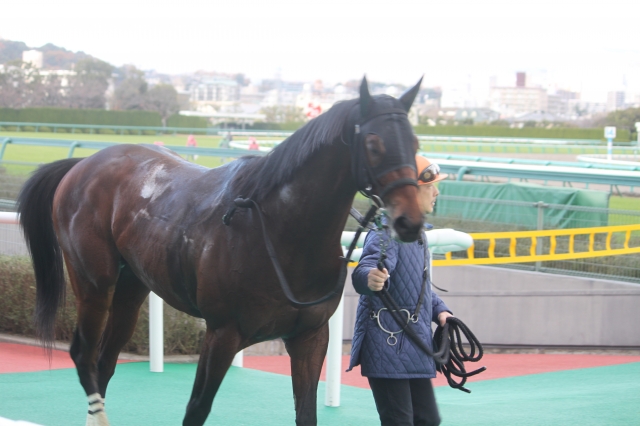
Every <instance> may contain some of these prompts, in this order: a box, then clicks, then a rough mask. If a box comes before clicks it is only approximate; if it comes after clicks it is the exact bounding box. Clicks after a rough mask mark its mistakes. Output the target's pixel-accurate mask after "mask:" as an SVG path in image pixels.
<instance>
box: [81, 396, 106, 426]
mask: <svg viewBox="0 0 640 426" xmlns="http://www.w3.org/2000/svg"><path fill="white" fill-rule="evenodd" d="M87 399H88V400H89V413H88V414H87V425H86V426H109V420H107V414H106V413H105V411H104V399H102V397H101V396H100V394H99V393H93V394H91V395H89V396H87Z"/></svg>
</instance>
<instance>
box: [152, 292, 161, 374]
mask: <svg viewBox="0 0 640 426" xmlns="http://www.w3.org/2000/svg"><path fill="white" fill-rule="evenodd" d="M162 304H163V301H162V299H161V298H160V297H159V296H158V295H156V294H155V293H153V292H151V293H149V369H150V370H151V372H152V373H162V372H163V371H164V324H163V314H162V311H163V305H162Z"/></svg>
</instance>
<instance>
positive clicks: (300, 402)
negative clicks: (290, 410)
mask: <svg viewBox="0 0 640 426" xmlns="http://www.w3.org/2000/svg"><path fill="white" fill-rule="evenodd" d="M284 342H285V346H286V348H287V352H288V353H289V356H290V357H291V380H292V382H293V398H294V403H295V407H296V425H297V426H315V425H316V424H317V423H318V418H317V413H316V399H317V394H318V381H319V380H320V372H321V371H322V363H323V362H324V357H325V355H326V354H327V345H328V344H329V324H328V323H325V324H324V325H323V326H321V327H320V328H316V329H313V330H309V331H306V332H304V333H302V334H300V335H298V336H295V337H293V338H289V339H285V340H284Z"/></svg>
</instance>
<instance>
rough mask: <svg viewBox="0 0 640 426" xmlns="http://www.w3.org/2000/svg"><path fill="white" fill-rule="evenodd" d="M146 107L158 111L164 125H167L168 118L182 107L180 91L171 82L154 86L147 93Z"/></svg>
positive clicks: (148, 109)
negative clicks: (179, 97)
mask: <svg viewBox="0 0 640 426" xmlns="http://www.w3.org/2000/svg"><path fill="white" fill-rule="evenodd" d="M144 109H145V110H147V111H156V112H158V113H159V114H160V118H161V119H162V126H163V127H167V119H168V118H169V117H171V116H172V115H173V114H175V113H176V112H178V111H179V109H180V105H179V103H178V92H177V91H176V89H175V88H174V87H173V86H172V85H170V84H158V85H156V86H153V87H152V88H151V89H150V90H149V91H148V92H147V93H146V95H145V100H144Z"/></svg>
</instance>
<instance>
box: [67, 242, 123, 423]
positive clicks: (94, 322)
mask: <svg viewBox="0 0 640 426" xmlns="http://www.w3.org/2000/svg"><path fill="white" fill-rule="evenodd" d="M93 253H94V255H93V256H91V257H90V258H91V259H96V260H94V262H89V263H83V262H81V261H80V259H72V260H71V261H69V259H68V258H67V259H66V260H67V270H68V272H69V279H70V280H71V286H72V287H73V290H74V293H75V295H76V308H77V311H78V317H77V324H76V329H75V332H74V335H73V340H72V342H71V348H70V349H69V354H70V355H71V359H73V362H74V363H75V364H76V370H77V372H78V378H79V379H80V384H81V385H82V387H83V389H84V391H85V393H86V395H87V398H88V401H89V412H88V414H87V423H86V424H87V426H108V425H109V421H108V420H107V416H106V414H105V411H104V400H103V398H104V395H102V394H101V393H100V388H99V385H98V369H97V354H98V344H99V342H100V338H101V336H102V332H103V330H104V327H105V322H106V319H107V317H108V314H109V309H110V307H111V301H112V299H113V294H114V291H115V284H116V281H117V279H118V263H117V261H116V260H115V259H114V256H112V257H110V256H109V253H108V252H106V253H105V252H101V253H95V252H93ZM110 258H111V259H114V260H113V261H111V262H110V261H109V259H110ZM73 265H83V269H82V270H76V269H75V268H74V267H73Z"/></svg>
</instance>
